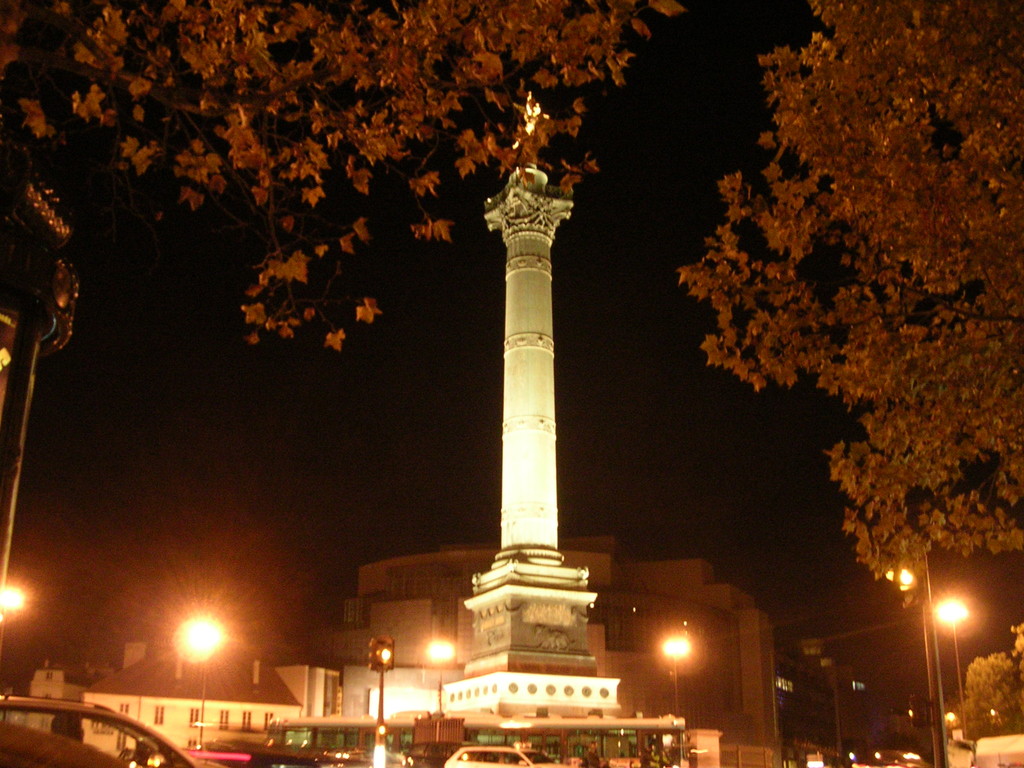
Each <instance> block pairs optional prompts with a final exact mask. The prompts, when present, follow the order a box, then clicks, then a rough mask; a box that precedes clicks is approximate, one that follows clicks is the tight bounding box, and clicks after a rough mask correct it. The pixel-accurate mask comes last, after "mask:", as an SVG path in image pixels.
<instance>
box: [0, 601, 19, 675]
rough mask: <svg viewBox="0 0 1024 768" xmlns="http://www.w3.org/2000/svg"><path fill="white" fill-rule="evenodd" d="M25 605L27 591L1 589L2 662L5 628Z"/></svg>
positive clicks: (0, 637) (0, 638)
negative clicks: (15, 613)
mask: <svg viewBox="0 0 1024 768" xmlns="http://www.w3.org/2000/svg"><path fill="white" fill-rule="evenodd" d="M24 607H25V593H24V592H22V591H21V590H20V589H17V588H15V587H5V588H4V589H2V590H0V664H2V661H3V648H4V630H5V629H6V628H7V622H9V621H10V620H11V619H12V618H13V617H14V612H15V611H20V610H21V609H22V608H24ZM0 669H2V667H0ZM0 680H2V677H0ZM2 691H3V686H2V685H0V692H2Z"/></svg>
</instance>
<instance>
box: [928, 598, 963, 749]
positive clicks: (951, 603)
mask: <svg viewBox="0 0 1024 768" xmlns="http://www.w3.org/2000/svg"><path fill="white" fill-rule="evenodd" d="M935 615H936V616H937V617H938V619H939V621H941V622H943V623H944V624H949V626H950V627H951V628H952V630H953V655H954V656H956V685H957V690H958V691H959V692H960V731H961V734H960V735H961V737H962V738H963V739H965V740H966V739H967V706H966V703H965V702H964V679H963V676H962V675H961V674H960V644H959V643H958V642H957V637H956V625H957V624H959V623H960V622H961V621H963V620H964V619H966V618H967V606H966V605H964V604H963V603H962V602H960V601H959V600H952V599H951V600H943V601H942V602H941V603H939V605H938V607H937V608H936V609H935Z"/></svg>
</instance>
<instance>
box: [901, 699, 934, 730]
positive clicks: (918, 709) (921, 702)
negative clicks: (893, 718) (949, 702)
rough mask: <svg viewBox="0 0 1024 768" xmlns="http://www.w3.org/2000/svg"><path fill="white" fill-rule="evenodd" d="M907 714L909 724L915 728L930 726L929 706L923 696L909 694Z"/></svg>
mask: <svg viewBox="0 0 1024 768" xmlns="http://www.w3.org/2000/svg"><path fill="white" fill-rule="evenodd" d="M907 714H908V715H910V722H911V724H912V725H913V726H914V727H915V728H927V727H928V726H930V725H931V724H932V718H931V706H929V702H928V699H926V698H925V697H924V696H918V695H917V694H916V693H915V694H911V696H910V706H909V708H908V709H907Z"/></svg>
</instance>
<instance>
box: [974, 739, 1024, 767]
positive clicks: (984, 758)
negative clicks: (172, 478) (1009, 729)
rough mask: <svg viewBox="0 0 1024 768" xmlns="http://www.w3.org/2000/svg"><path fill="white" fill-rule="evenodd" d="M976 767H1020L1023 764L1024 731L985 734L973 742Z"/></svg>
mask: <svg viewBox="0 0 1024 768" xmlns="http://www.w3.org/2000/svg"><path fill="white" fill-rule="evenodd" d="M974 764H975V765H976V766H978V768H1009V767H1010V766H1013V768H1021V767H1022V766H1024V733H1013V734H1009V735H1008V736H986V737H984V738H981V739H978V741H977V742H975V744H974Z"/></svg>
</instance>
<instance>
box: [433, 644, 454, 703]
mask: <svg viewBox="0 0 1024 768" xmlns="http://www.w3.org/2000/svg"><path fill="white" fill-rule="evenodd" d="M427 658H428V659H430V663H431V664H433V665H434V666H436V667H437V668H438V672H437V714H438V717H443V716H444V665H446V664H448V663H450V662H451V661H452V660H453V659H454V658H455V646H454V645H453V644H452V643H450V642H448V641H447V640H433V641H431V643H430V645H428V646H427Z"/></svg>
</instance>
